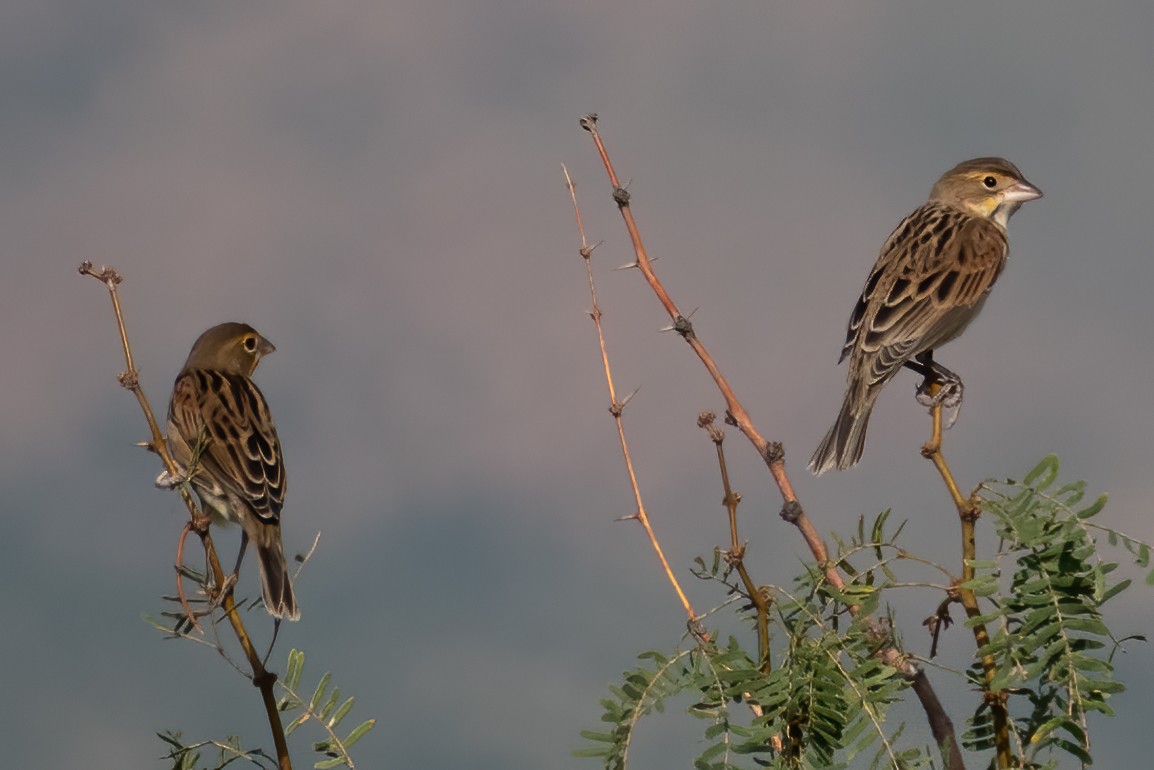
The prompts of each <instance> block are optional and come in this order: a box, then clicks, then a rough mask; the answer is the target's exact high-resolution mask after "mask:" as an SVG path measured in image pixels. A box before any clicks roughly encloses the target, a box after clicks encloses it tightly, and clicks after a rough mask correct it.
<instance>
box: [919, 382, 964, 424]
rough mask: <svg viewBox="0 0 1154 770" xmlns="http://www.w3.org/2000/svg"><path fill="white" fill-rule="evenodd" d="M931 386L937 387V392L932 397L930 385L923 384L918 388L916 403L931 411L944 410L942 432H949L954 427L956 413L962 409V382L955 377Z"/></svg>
mask: <svg viewBox="0 0 1154 770" xmlns="http://www.w3.org/2000/svg"><path fill="white" fill-rule="evenodd" d="M932 384H935V385H938V386H939V387H938V391H937V392H936V393H934V394H933V395H930V393H931V387H930V385H927V383H925V382H923V383H922V384H921V385H919V386H918V391H917V396H916V398H917V401H918V403H919V404H921V405H922V406H924V407H926V408H927V409H930V410H933V409H934V408H935V407H939V406H940V407H942V408H943V409H945V410H946V419H945V425H943V426H942V427H943V429H944V430H949V429H950V428H952V427H954V423H955V422H957V421H958V413H959V412H960V411H961V409H962V392H963V390H964V389H963V388H962V381H961V380H960V379H958V377H957V376H956V375H955V376H953V377H949V378H947V379H945V380H943V381H940V382H934V383H932Z"/></svg>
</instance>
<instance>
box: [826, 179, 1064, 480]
mask: <svg viewBox="0 0 1154 770" xmlns="http://www.w3.org/2000/svg"><path fill="white" fill-rule="evenodd" d="M1040 197H1042V191H1041V190H1039V189H1038V188H1037V187H1035V186H1034V185H1032V184H1030V183H1029V182H1028V181H1026V179H1025V177H1023V176H1022V172H1021V171H1019V170H1018V168H1017V166H1015V165H1014V164H1013V163H1010V162H1009V161H1007V160H1004V159H1002V158H975V159H974V160H968V161H966V162H965V163H959V164H958V165H957V166H955V167H954V168H952V169H950V170H949V171H947V172H946V173H945V174H943V175H942V177H941V178H940V179H939V180H938V181H937V184H935V185H934V189H933V190H932V191H931V192H930V199H929V200H928V201H927V202H926V203H925V204H924V205H923V206H922V207H921V208H919V209H917V210H916V211H914V212H913V213H912V214H910V215H909V216H908V217H906V218H905V219H904V220H902V223H901V224H899V225H898V226H897V229H895V230H894V231H893V233H891V234H890V237H889V239H888V240H886V242H885V245H884V246H882V250H881V255H880V256H879V257H878V260H877V263H876V264H875V265H874V267H873V270H872V271H871V272H870V274H869V278H868V279H867V280H866V283H865V288H864V289H862V293H861V296H860V297H859V298H858V301H857V305H855V306H854V309H853V314H852V315H851V316H850V320H849V329H848V330H847V332H846V340H845V345H844V346H843V347H842V351H841V358H840V359H839V361H838V362H839V363H840V362H841V361H844V360H845V359H846V358H849V384H848V386H847V387H846V392H845V400H844V401H843V402H842V407H841V413H840V414H838V416H837V420H836V421H835V422H834V424H833V427H832V428H830V429H829V433H827V434H826V436H825V438H824V439H822V442H821V444H819V445H818V448H817V451H816V452H814V454H813V458H812V459H811V460H810V461H809V467H810V469H811V470H812V471H813V472H814V473H815V474H819V475H820V474H822V473H824V472H825V471H827V470H829V469H830V468H838V469H839V470H844V469H846V468H849V467H850V466H852V465H855V464H857V462H858V460H860V459H861V455H862V450H863V448H864V447H865V435H866V425H867V424H868V423H869V417H870V411H871V410H872V409H873V406H874V402H875V401H876V400H877V397H878V394H879V393H881V390H882V388H884V387H885V386H886V383H888V382H889V381H890V380H891V379H893V376H894V375H895V374H897V372H898V370H899V369H901V368H902V367H903V366H908V367H910V368H911V369H914V370H915V371H917V372H920V373H921V374H923V375H924V376H926V377H927V378H928V379H931V380H934V379H936V380H937V381H939V382H943V383H944V384H946V385H947V386H948V387H947V391H946V392H947V393H949V394H951V395H952V396H953V397H954V398H956V399H958V400H960V393H961V382H960V380H958V379H957V376H956V375H954V374H953V373H952V372H950V371H949V370H948V369H945V368H944V367H941V366H940V365H938V364H936V363H935V362H934V361H933V351H934V349H936V348H938V347H940V346H942V345H944V344H946V343H947V342H949V341H950V340H952V339H954V338H955V337H957V336H958V335H959V334H961V333H962V331H963V330H965V328H966V326H967V325H969V323H970V321H972V320H973V319H974V316H976V315H977V314H978V311H979V310H981V309H982V305H983V304H984V303H985V301H986V295H987V294H989V291H990V287H992V286H993V285H994V281H996V280H997V279H998V275H1000V274H1001V272H1002V268H1003V267H1005V265H1006V255H1007V253H1008V250H1009V246H1008V242H1007V240H1006V223H1007V222H1008V221H1009V219H1010V217H1011V216H1012V215H1013V213H1014V212H1015V211H1017V210H1018V208H1019V207H1020V206H1021V205H1022V204H1023V203H1025V202H1026V201H1031V200H1034V199H1035V198H1040Z"/></svg>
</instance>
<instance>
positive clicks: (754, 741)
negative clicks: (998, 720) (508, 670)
mask: <svg viewBox="0 0 1154 770" xmlns="http://www.w3.org/2000/svg"><path fill="white" fill-rule="evenodd" d="M981 490H982V499H981V510H982V512H983V513H984V514H985V516H984V517H983V518H981V519H979V525H983V524H984V525H986V526H993V527H994V529H995V531H996V534H997V535H998V536H999V537H1000V539H1001V545H1000V547H999V548H998V550H997V552H996V553H995V554H993V556H992V558H988V559H985V560H982V561H974V562H973V563H972V566H973V567H974V569H975V571H976V576H975V578H974V580H973V581H972V582H971V583H970V584H969V585H968V586H967V587H968V588H971V589H973V590H974V592H975V593H976V594H977V596H978V597H979V602H980V607H981V611H982V613H983V614H982V615H981V616H980V617H979V618H974V619H970V620H969V621H968V625H971V626H972V625H974V624H975V623H979V622H980V623H984V624H985V625H986V626H987V628H988V630H989V632H990V641H989V643H988V644H987V645H985V646H984V647H983V648H982V649H979V650H976V651H975V657H974V661H975V662H974V665H973V667H972V669H971V671H970V673H969V680H970V682H971V683H972V684H973V685H974V686H975V687H977V688H978V691H979V694H978V699H979V700H983V699H982V697H981V694H980V693H981V692H983V691H985V690H986V689H991V690H996V691H1000V692H1001V694H1002V695H1003V696H1004V697H1005V698H1006V699H1007V701H1008V709H1009V714H1010V718H1011V723H1012V724H1011V726H1010V727H1011V731H1012V738H1013V740H1014V745H1015V747H1016V748H1015V751H1014V753H1015V755H1016V757H1017V759H1016V761H1017V762H1018V763H1019V764H1020V766H1022V767H1029V768H1034V769H1035V770H1041V769H1042V768H1046V767H1056V766H1057V764H1058V759H1059V758H1060V757H1062V756H1068V757H1072V758H1074V759H1075V760H1076V761H1078V762H1079V763H1085V764H1089V763H1090V761H1091V759H1092V757H1091V755H1090V743H1089V733H1088V726H1087V722H1086V717H1087V715H1088V714H1090V713H1092V712H1098V713H1101V714H1105V715H1111V714H1112V713H1113V712H1112V710H1111V708H1110V706H1109V704H1108V699H1109V697H1110V696H1111V695H1112V694H1114V693H1117V692H1120V691H1121V690H1122V689H1123V687H1122V685H1121V684H1120V683H1119V682H1117V681H1116V680H1115V679H1114V671H1113V666H1112V663H1111V660H1112V656H1113V654H1114V653H1115V652H1116V651H1117V650H1118V648H1119V645H1120V644H1121V643H1122V642H1123V641H1125V639H1118V638H1116V637H1115V636H1114V635H1113V634H1112V632H1111V631H1110V629H1109V628H1108V627H1107V626H1106V624H1105V622H1104V620H1103V618H1102V612H1101V608H1102V606H1103V605H1104V604H1105V603H1106V602H1107V601H1109V600H1110V599H1112V598H1113V597H1115V596H1117V595H1118V594H1119V593H1121V592H1122V591H1123V590H1125V589H1126V588H1127V587H1129V585H1130V583H1131V581H1130V580H1126V579H1116V578H1115V577H1114V573H1115V571H1116V570H1117V568H1118V565H1117V564H1116V563H1113V562H1110V561H1106V560H1104V559H1103V558H1102V556H1101V552H1100V548H1101V545H1102V543H1100V542H1099V541H1100V540H1102V539H1103V536H1104V539H1105V541H1106V542H1108V543H1110V544H1113V545H1118V544H1120V545H1121V546H1122V547H1123V548H1125V549H1126V550H1127V551H1128V552H1129V553H1130V554H1132V555H1133V561H1134V563H1135V564H1136V565H1137V566H1138V567H1139V568H1141V569H1143V570H1146V569H1149V567H1150V564H1149V560H1150V549H1149V547H1148V546H1147V545H1146V544H1144V543H1141V542H1139V541H1137V540H1135V539H1134V538H1131V537H1128V536H1126V535H1123V534H1121V533H1118V532H1114V531H1111V530H1108V529H1105V528H1103V527H1102V526H1100V525H1099V524H1097V522H1096V517H1097V516H1098V515H1099V513H1100V512H1101V511H1102V509H1103V507H1104V506H1105V502H1106V497H1105V495H1101V496H1099V497H1097V498H1096V499H1094V500H1092V501H1090V502H1089V503H1086V502H1085V501H1084V500H1083V498H1084V497H1085V490H1086V485H1085V483H1084V482H1080V481H1079V482H1073V483H1061V482H1059V480H1058V462H1057V459H1056V458H1053V457H1048V458H1046V459H1045V460H1043V461H1042V462H1041V463H1040V464H1039V465H1038V466H1037V467H1036V468H1035V469H1034V470H1032V471H1031V472H1030V473H1029V474H1027V475H1026V477H1025V478H1024V480H1023V481H1022V482H1021V483H1016V482H1012V481H1005V482H997V483H994V482H989V483H987V484H984V485H983V486H982V487H981ZM888 516H889V512H888V511H885V512H883V513H881V514H880V515H879V516H877V517H876V518H875V519H873V520H872V521H871V522H868V526H867V522H866V520H865V519H861V520H859V521H858V525H857V528H856V531H855V532H854V533H853V534H852V535H851V536H850V537H848V538H844V539H843V538H839V537H837V536H834V538H833V541H834V543H835V545H836V553H835V554H834V555H832V556H831V559H832V560H833V561H834V562H835V563H836V564H837V566H838V568H839V570H840V572H841V573H842V575H844V576H846V583H845V585H844V586H843V587H841V588H840V589H835V588H834V587H833V586H831V585H830V584H829V583H828V582H827V580H826V576H825V572H824V570H823V569H821V568H819V565H814V564H809V565H805V566H804V569H803V571H802V573H801V574H800V575H798V576H797V577H796V578H795V579H794V581H793V584H792V586H791V587H790V588H789V589H788V590H787V589H786V588H783V587H780V586H767V587H762V588H761V589H759V590H760V591H762V592H763V593H766V595H768V596H770V597H771V610H770V615H769V624H770V629H771V639H772V641H771V644H770V647H771V649H772V654H770V651H769V650H766V651H762V650H757V649H754V650H747V649H746V648H745V647H744V646H743V643H742V642H741V641H739V639H738V638H736V637H730V638H729V639H728V641H727V643H726V644H725V645H724V647H719V646H717V645H715V644H714V643H713V642H711V641H709V639H708V637H707V636H704V635H703V636H702V637H701V638H697V639H695V640H694V644H693V646H692V648H691V649H688V650H677V651H675V652H672V653H670V654H668V655H664V654H661V653H657V652H648V653H645V654H643V655H642V656H641V659H642V660H643V663H642V665H640V666H639V667H637V668H635V669H632V670H630V671H626V672H625V673H624V675H623V677H622V680H621V683H620V684H619V685H616V686H611V688H610V689H611V693H612V697H610V698H606V699H604V700H602V702H601V705H602V710H603V714H602V717H601V719H602V721H603V722H605V723H607V724H608V725H609V726H610V729H609V730H608V731H602V732H597V731H585V732H582V733H581V735H582V737H584V738H585V739H586V740H587V741H589V742H590V745H588V746H587V747H585V748H582V749H580V750H578V751H576V752H575V755H576V756H582V757H590V758H596V759H599V760H600V761H601V763H602V765H603V766H604V767H605V768H607V770H624V769H625V768H627V767H628V760H629V752H630V748H631V744H632V740H633V736H634V728H635V727H636V725H637V723H638V722H639V721H640V720H641V719H642V718H643V717H646V716H649V715H651V714H653V713H655V712H656V713H660V712H662V711H663V709H664V707H665V704H666V702H667V701H669V699H671V698H673V697H675V696H684V695H686V694H688V695H689V697H690V699H691V701H692V705H691V706H690V707H689V712H690V713H691V714H692V715H694V716H696V717H698V718H701V719H703V720H705V722H706V726H705V728H704V731H703V739H704V740H703V743H704V746H705V748H704V750H703V751H702V752H701V754H700V755H699V756H698V757H697V758H696V759H695V761H694V767H695V768H701V769H702V770H706V769H708V770H729V769H730V768H738V767H751V766H759V767H772V768H782V769H783V770H785V769H788V770H802V769H804V768H822V769H823V770H828V769H829V768H843V767H848V766H850V764H851V763H853V766H854V767H865V766H867V765H868V766H869V767H871V768H875V767H885V768H902V769H903V770H904V769H905V768H920V767H934V766H939V763H940V765H944V764H945V762H944V761H943V760H942V759H941V758H940V757H939V756H938V752H937V750H936V749H929V748H924V747H917V746H910V745H909V744H910V741H909V740H908V739H903V738H902V734H903V730H904V725H901V724H898V725H897V726H894V725H892V724H889V723H888V721H887V718H888V715H889V709H890V707H891V706H892V705H893V704H894V703H896V702H898V701H900V700H902V699H904V698H906V697H907V695H908V691H909V686H910V683H911V679H910V677H911V676H913V675H914V674H915V672H917V671H918V670H919V669H918V667H917V664H916V662H914V661H912V660H911V659H910V658H909V657H908V656H906V655H905V654H904V653H902V652H901V641H900V639H899V638H897V636H896V634H895V633H894V631H893V628H894V621H893V618H892V617H890V616H889V615H888V614H887V610H886V605H885V604H884V597H885V592H887V591H889V590H892V589H893V588H897V587H901V586H904V587H910V586H917V587H919V588H920V589H922V590H928V591H935V592H939V593H940V596H941V598H940V599H938V601H942V600H947V599H948V601H956V600H957V594H956V587H955V586H953V585H952V582H953V581H952V579H951V578H949V575H950V570H948V569H946V568H945V567H937V566H935V565H932V564H930V563H929V562H927V561H926V560H923V559H920V558H918V557H916V556H914V555H913V554H910V553H909V552H907V551H906V550H904V549H903V548H900V547H899V546H898V545H897V544H896V540H897V536H898V534H899V533H900V531H901V526H900V525H899V526H898V527H896V528H892V527H889V522H888ZM696 563H697V568H696V569H695V574H696V575H697V577H699V578H701V579H703V580H707V581H713V583H714V584H715V585H718V586H719V588H720V589H721V590H722V591H723V592H724V593H725V595H726V597H727V599H728V600H729V601H727V602H726V603H725V604H723V605H722V609H724V608H727V607H728V608H731V611H733V612H734V613H735V615H736V617H737V619H738V621H739V622H740V623H742V624H743V625H748V626H749V627H750V628H751V630H752V629H755V628H756V607H755V605H754V603H753V602H752V601H751V600H750V597H749V595H748V592H747V589H746V588H745V587H744V584H743V583H742V582H741V581H739V580H738V579H737V577H736V574H735V568H734V565H733V564H732V563H731V559H730V556H729V555H728V554H726V553H725V552H722V551H716V552H715V553H714V556H713V559H712V560H711V561H710V562H709V563H707V562H706V561H705V560H704V559H701V558H698V559H697V560H696ZM747 566H748V565H747ZM910 568H917V569H920V570H924V569H927V568H933V569H935V570H936V571H937V573H938V574H941V575H943V576H945V579H944V580H942V581H941V582H939V583H937V584H934V583H930V582H926V581H924V580H920V581H918V582H906V583H903V582H901V580H900V579H899V574H901V573H903V572H906V571H908V570H909V569H910ZM1147 582H1154V578H1147ZM948 601H946V602H944V603H943V606H945V605H946V604H948ZM851 606H852V607H855V608H857V611H856V612H855V613H851V612H850V611H849V608H850V607H851ZM754 636H755V635H754V634H753V633H750V634H749V637H750V638H751V639H753V638H754ZM1128 638H1141V637H1128ZM763 654H764V657H763ZM983 656H986V657H987V660H990V659H992V660H993V661H994V669H995V678H994V682H993V685H992V687H990V688H987V687H986V685H985V679H984V670H983V668H982V666H981V659H982V657H983ZM762 660H765V661H766V663H765V664H764V665H759V661H762ZM965 745H966V747H967V748H968V749H971V750H973V751H986V750H989V749H990V748H992V746H993V724H992V720H991V714H990V709H989V707H988V705H986V704H985V703H984V702H983V703H982V705H980V706H979V707H978V708H977V709H976V710H975V712H974V716H973V718H972V719H971V721H970V726H969V730H968V732H967V734H966V736H965Z"/></svg>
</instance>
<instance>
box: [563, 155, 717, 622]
mask: <svg viewBox="0 0 1154 770" xmlns="http://www.w3.org/2000/svg"><path fill="white" fill-rule="evenodd" d="M561 170H562V171H563V172H564V174H565V184H566V186H567V187H568V188H569V198H570V199H571V200H572V201H573V213H574V215H576V217H577V230H578V232H579V233H580V234H581V252H580V253H581V257H582V259H583V260H584V261H585V274H586V276H587V277H588V279H589V296H590V297H591V298H592V301H593V309H592V310H591V311H590V312H589V315H590V317H591V318H592V319H593V325H594V326H595V327H596V329H597V342H598V344H599V345H600V346H601V364H602V366H603V367H604V369H605V382H606V384H607V385H608V386H609V412H610V414H612V415H613V420H614V422H615V423H616V424H617V440H618V441H619V443H620V444H621V453H622V455H624V458H625V470H626V471H627V472H628V473H629V484H630V486H631V487H632V488H633V502H634V505H635V506H636V513H634V514H633V515H632V516H628V517H626V518H630V519H636V520H637V521H638V522H639V523H640V524H641V526H642V527H643V528H644V529H645V535H646V536H647V537H648V538H649V544H650V545H651V546H652V547H653V551H654V553H656V554H657V559H658V561H659V562H661V568H662V570H664V572H665V578H666V579H667V580H668V581H669V584H670V585H672V586H673V590H674V592H675V593H676V594H677V598H678V599H679V600H680V601H681V606H682V607H683V608H684V609H685V613H686V614H687V615H688V616H689V623H690V624H691V625H696V624H697V614H696V613H695V612H694V611H693V605H691V604H690V603H689V598H688V597H687V596H686V595H685V591H683V590H682V589H681V584H680V583H679V582H678V581H677V577H676V576H675V575H674V574H673V570H672V568H670V566H669V561H668V560H667V559H666V558H665V553H664V552H663V551H662V550H661V543H660V542H658V540H657V535H656V533H654V531H653V525H652V524H651V523H650V521H649V514H648V513H646V511H645V503H644V502H643V501H642V499H641V489H640V488H639V487H638V486H637V473H636V471H635V470H634V468H633V458H632V457H630V455H629V442H628V441H626V439H625V423H624V421H623V420H622V415H623V414H624V412H625V404H626V402H628V401H629V399H630V398H632V397H633V393H631V394H629V396H627V397H626V398H625V400H624V401H620V402H618V400H617V391H616V389H615V387H614V385H613V372H612V370H611V368H610V366H609V353H608V351H607V350H606V348H605V332H604V330H603V329H602V326H601V308H600V306H599V305H598V304H597V287H596V285H595V284H594V282H593V267H592V265H591V263H590V256H591V255H592V253H593V249H594V248H596V246H590V245H589V242H588V240H587V239H586V238H585V227H584V225H583V224H582V223H581V209H580V207H579V206H578V205H577V190H576V188H575V187H574V185H573V180H572V179H571V178H570V177H569V169H567V168H565V166H564V164H562V166H561ZM634 393H636V391H634ZM699 633H701V631H700V629H699Z"/></svg>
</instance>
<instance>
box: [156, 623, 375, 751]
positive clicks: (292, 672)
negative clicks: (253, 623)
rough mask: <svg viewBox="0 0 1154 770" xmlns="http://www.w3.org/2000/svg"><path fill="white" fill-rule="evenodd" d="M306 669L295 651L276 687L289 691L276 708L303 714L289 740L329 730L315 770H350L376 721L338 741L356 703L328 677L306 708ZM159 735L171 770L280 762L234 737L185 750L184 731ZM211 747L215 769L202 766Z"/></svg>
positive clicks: (291, 728)
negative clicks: (356, 747) (314, 727)
mask: <svg viewBox="0 0 1154 770" xmlns="http://www.w3.org/2000/svg"><path fill="white" fill-rule="evenodd" d="M162 630H165V629H162ZM304 664H305V656H304V653H303V652H301V651H299V650H290V651H289V656H288V667H287V670H286V671H285V675H284V677H283V678H282V679H280V680H279V681H278V682H277V685H278V686H279V687H280V688H281V689H282V690H283V691H284V696H283V697H282V698H281V699H280V701H278V703H277V710H278V711H281V712H285V713H291V712H297V711H299V712H301V713H300V714H299V715H298V716H297V717H296V718H295V719H293V721H292V722H291V723H290V724H289V726H288V727H286V728H285V734H286V735H289V734H291V733H292V732H293V731H294V730H296V729H297V728H298V727H300V726H301V725H302V724H304V723H305V722H308V721H310V720H312V721H315V722H316V723H317V724H319V725H320V726H321V728H322V729H323V730H324V732H325V735H326V737H325V738H324V739H323V740H321V741H318V742H316V743H314V744H313V750H314V751H316V752H317V753H318V754H320V755H322V756H323V757H324V759H321V760H319V761H317V762H316V763H315V764H313V767H314V768H317V770H325V769H326V768H333V767H339V766H341V765H344V766H346V767H350V768H351V767H355V765H354V764H353V760H352V757H351V756H350V755H349V752H348V749H349V747H350V746H352V745H353V744H355V743H356V742H357V741H359V740H360V739H361V738H363V737H364V736H365V733H367V732H368V731H369V730H371V729H372V728H373V725H374V724H376V720H375V719H369V720H366V721H364V722H361V723H360V724H359V725H357V726H356V727H354V728H353V729H352V730H350V731H349V732H348V733H347V734H346V735H345V737H344V738H341V737H339V736H338V735H337V732H336V731H337V728H338V727H339V726H340V724H341V722H342V720H344V718H345V717H346V716H348V714H349V711H351V710H352V708H353V703H354V701H353V699H352V698H346V699H345V700H343V701H342V700H341V691H340V689H338V688H333V689H332V690H329V681H330V679H331V676H330V675H329V674H327V673H326V674H324V675H323V676H322V677H321V679H320V682H319V683H318V684H317V686H316V687H315V688H314V689H313V692H312V695H311V696H310V697H309V699H308V701H307V702H306V701H305V700H304V699H303V698H302V697H301V696H300V695H298V694H297V692H298V691H299V690H300V682H301V674H302V673H303V672H304ZM157 735H158V736H159V737H160V739H161V740H162V741H164V742H165V743H167V744H168V745H169V746H170V750H169V753H168V754H167V755H165V759H171V760H172V761H173V765H172V770H200V769H201V768H209V767H211V770H221V769H222V768H224V767H226V766H228V765H231V764H232V763H234V762H237V761H241V760H243V761H245V762H247V763H248V765H249V766H254V767H259V768H276V767H277V762H276V758H275V757H272V756H269V755H268V754H266V753H265V752H264V751H262V750H261V749H244V748H242V747H241V744H240V739H239V738H237V737H235V736H229V737H228V738H227V739H225V740H224V741H201V742H199V743H194V744H190V745H185V744H184V743H183V742H182V741H181V734H180V732H179V731H175V730H171V731H167V732H163V733H157ZM206 747H208V748H213V749H215V750H216V751H215V752H213V759H212V762H213V764H211V765H199V764H198V763H199V762H200V758H201V750H202V749H205V748H206Z"/></svg>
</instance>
